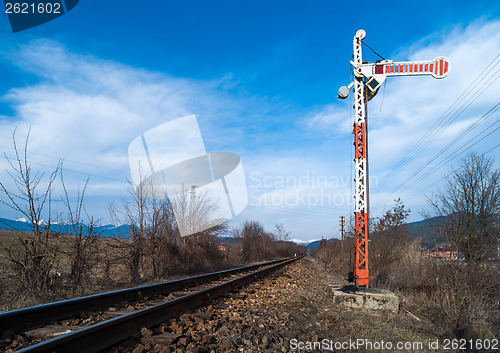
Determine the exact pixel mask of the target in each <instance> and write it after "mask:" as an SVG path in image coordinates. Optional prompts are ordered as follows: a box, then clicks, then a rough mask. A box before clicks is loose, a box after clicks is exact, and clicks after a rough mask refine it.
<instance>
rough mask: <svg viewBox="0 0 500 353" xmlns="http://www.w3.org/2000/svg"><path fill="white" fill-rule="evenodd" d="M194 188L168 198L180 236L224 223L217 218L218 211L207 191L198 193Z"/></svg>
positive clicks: (221, 219)
mask: <svg viewBox="0 0 500 353" xmlns="http://www.w3.org/2000/svg"><path fill="white" fill-rule="evenodd" d="M196 189H197V188H196V186H192V187H191V190H188V189H186V188H185V187H184V185H183V186H182V190H181V192H179V193H178V194H176V195H173V196H171V197H169V200H170V202H171V205H172V209H173V212H174V215H175V219H176V222H177V227H178V229H179V233H180V234H181V236H186V235H190V234H196V233H199V232H202V231H204V230H206V229H211V228H214V227H216V226H217V225H220V224H223V223H225V222H226V220H225V219H223V218H221V217H217V211H218V209H219V207H218V205H217V203H216V202H214V198H213V197H212V195H211V194H210V193H209V192H207V191H204V192H203V191H198V190H196Z"/></svg>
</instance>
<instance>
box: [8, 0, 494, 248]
mask: <svg viewBox="0 0 500 353" xmlns="http://www.w3.org/2000/svg"><path fill="white" fill-rule="evenodd" d="M360 28H363V29H364V30H365V31H366V33H367V37H366V39H365V41H366V43H368V44H369V45H370V46H371V47H372V48H374V49H375V50H376V51H377V52H378V53H379V54H381V55H382V56H384V57H385V58H387V59H392V60H394V61H398V60H399V61H403V60H430V59H433V58H435V57H436V56H439V55H443V56H446V57H447V58H449V59H450V61H451V70H450V74H449V75H448V77H446V78H445V79H443V80H435V79H433V78H431V77H409V78H389V79H388V80H387V84H386V86H385V88H384V87H382V88H381V90H380V92H379V94H378V96H377V97H376V98H375V99H373V100H372V101H371V102H370V103H369V116H370V117H371V118H373V119H371V120H370V121H369V129H370V135H369V143H370V174H371V176H372V178H373V180H372V188H371V210H372V213H373V215H374V216H379V215H381V214H382V213H383V212H384V211H386V210H387V209H389V208H390V207H391V206H392V200H393V199H394V198H397V197H401V198H402V200H403V202H404V203H405V204H406V205H407V207H409V208H410V209H411V210H412V215H411V220H419V219H421V218H422V217H421V216H420V214H419V212H420V211H423V210H425V208H426V202H425V195H427V196H429V195H431V194H432V192H433V191H436V190H437V189H438V188H439V187H442V183H441V181H440V180H442V177H443V176H444V175H445V174H446V173H447V172H448V171H449V170H450V168H452V166H453V165H456V163H457V162H458V161H459V159H460V158H461V156H460V155H459V156H458V157H457V158H455V159H453V160H449V158H448V156H453V151H457V150H458V151H460V149H459V148H460V146H461V145H462V144H463V143H465V142H467V141H468V140H469V139H471V138H472V137H474V136H475V135H476V134H478V133H479V132H480V131H482V130H483V129H486V128H487V127H488V126H490V124H493V123H495V121H498V113H494V114H493V115H491V116H487V119H484V121H481V123H480V124H479V125H478V126H477V127H476V128H475V129H474V130H473V131H472V132H471V133H469V134H467V135H465V131H467V130H466V129H467V128H469V127H470V126H471V125H472V124H474V123H476V122H477V121H478V120H479V119H481V117H482V116H483V115H484V114H485V113H486V112H488V111H489V110H490V109H491V108H492V107H494V106H495V104H497V103H498V101H499V98H500V94H499V93H498V92H499V89H500V84H499V80H498V79H497V77H498V73H497V74H496V76H495V72H496V70H497V69H498V68H499V66H500V64H499V65H497V66H496V67H494V69H492V70H491V75H490V76H488V77H489V79H491V80H490V81H487V80H488V77H486V78H484V80H483V81H481V82H480V86H478V87H477V89H476V91H474V92H475V93H474V92H472V93H471V95H473V94H475V95H476V96H477V97H476V96H474V97H475V98H474V100H473V101H472V102H471V104H470V105H469V106H467V108H466V109H464V110H463V112H462V113H460V114H458V112H457V113H456V117H454V119H453V121H450V124H449V125H448V126H446V128H444V129H443V130H442V131H441V133H440V134H439V135H438V136H436V138H434V139H433V140H432V141H431V142H430V143H429V144H428V145H426V147H425V148H424V149H423V150H422V151H421V152H420V153H418V154H416V155H415V156H414V159H413V160H412V161H411V162H410V163H408V164H406V165H405V167H404V168H403V169H402V170H401V171H400V172H399V173H398V174H397V175H394V176H392V177H391V178H387V177H388V176H389V175H390V173H391V170H393V169H394V166H395V165H397V164H398V162H399V161H400V160H401V159H402V157H403V156H405V154H406V153H407V152H409V151H411V149H412V147H413V146H415V144H416V143H417V142H418V141H419V139H420V138H422V136H424V135H425V134H426V132H427V131H428V130H429V129H430V128H431V127H432V126H433V124H434V122H435V121H437V120H438V119H439V118H440V117H442V116H443V115H444V114H446V113H447V111H448V109H449V108H452V112H453V109H455V108H457V107H458V106H457V105H453V103H454V102H455V101H456V100H457V98H459V97H460V95H461V94H462V92H464V91H465V90H466V89H468V88H469V89H470V87H471V86H470V85H471V83H472V82H473V81H474V79H476V78H477V77H478V76H479V75H480V74H481V72H482V71H483V70H484V69H485V68H486V67H487V65H488V64H489V63H490V62H492V61H494V59H495V58H496V56H497V55H498V54H499V53H500V4H499V3H497V2H492V1H474V2H470V1H421V2H418V3H412V4H406V3H401V2H383V3H380V2H378V3H377V2H369V3H360V4H359V5H357V6H354V5H352V3H349V2H337V1H314V2H305V1H213V0H212V1H194V0H193V1H175V2H174V1H142V2H140V3H138V2H131V1H123V0H122V1H114V0H107V1H84V0H81V1H80V3H79V4H78V5H77V6H76V7H75V8H74V9H73V10H72V11H70V12H69V13H67V14H66V15H64V16H61V17H60V18H58V19H56V20H54V21H51V22H49V23H46V24H44V25H41V26H39V27H36V28H33V29H29V30H26V31H23V32H19V33H15V34H13V33H11V30H10V25H9V23H8V19H7V17H6V15H5V14H2V16H1V19H0V35H1V41H0V75H1V77H2V80H0V126H1V129H0V139H1V142H0V150H1V151H2V152H5V153H7V154H8V155H9V156H11V155H12V146H11V134H12V131H13V130H14V129H15V128H16V127H17V129H18V130H17V133H18V136H19V137H20V138H22V137H23V136H25V134H26V132H27V130H28V128H29V127H31V143H30V146H31V153H30V157H31V161H32V162H33V167H34V168H40V170H41V171H43V170H45V169H46V168H47V167H46V166H52V165H55V164H56V162H57V160H58V159H63V160H64V168H65V181H66V183H67V185H68V188H69V190H70V192H71V193H72V194H73V195H76V193H77V190H78V187H80V188H81V186H82V185H83V184H84V183H85V180H86V178H87V177H88V176H90V182H89V187H88V191H87V198H86V201H87V209H88V212H89V214H91V215H93V216H94V217H95V218H97V219H102V223H108V222H109V216H108V207H109V204H110V203H114V204H115V205H119V204H120V200H121V199H122V198H123V197H126V196H127V188H128V185H127V180H126V179H127V178H130V176H129V169H128V158H127V147H128V144H129V143H130V142H131V141H132V140H133V139H134V138H135V137H137V136H138V135H139V134H141V133H142V132H144V131H146V130H149V129H151V128H153V127H155V126H157V125H159V124H162V123H164V122H167V121H170V120H172V119H175V118H179V117H183V116H186V115H189V114H196V116H197V118H198V122H199V125H200V130H201V133H202V135H203V138H204V140H205V145H206V149H207V150H209V151H228V152H233V153H236V154H238V155H239V156H240V157H241V161H242V164H243V167H244V169H245V174H246V178H247V186H248V190H249V206H248V207H247V208H246V209H245V211H243V212H242V213H241V214H240V215H239V216H237V217H236V218H234V219H233V220H232V221H231V223H232V225H238V224H239V223H241V222H243V221H244V220H245V219H253V220H259V221H261V222H262V223H263V224H264V225H265V226H266V228H267V229H269V230H271V229H272V227H273V225H274V224H276V223H283V224H284V226H285V228H287V229H288V230H290V231H291V232H292V237H294V238H298V239H302V240H310V239H318V238H321V237H325V238H329V237H332V236H336V237H338V219H339V216H341V215H344V216H349V215H350V214H351V213H352V206H351V183H350V180H351V179H352V173H351V167H352V164H351V160H352V154H353V151H352V134H351V130H352V114H353V113H352V108H351V106H352V101H351V100H350V99H347V100H345V101H339V100H338V99H337V90H338V88H339V87H340V86H342V85H347V84H348V83H349V82H350V81H351V80H352V77H351V74H350V67H349V60H350V59H351V56H352V39H353V36H354V34H355V33H356V31H357V30H358V29H360ZM363 56H364V58H365V60H369V61H372V62H373V61H375V60H377V59H378V57H377V56H375V55H374V54H373V53H372V52H370V51H369V50H368V49H367V48H366V47H365V48H364V50H363ZM497 61H498V59H497ZM494 63H496V61H494ZM481 87H484V88H485V90H484V92H483V91H481V90H480V88H481ZM464 101H465V98H463V97H462V98H461V100H459V102H464ZM495 127H496V126H495V125H492V128H491V129H490V131H492V130H493V129H494V128H495ZM485 134H487V132H486V133H485ZM457 136H464V138H463V139H461V140H459V141H458V142H457V143H455V144H453V145H452V146H451V147H450V148H449V149H447V150H446V151H444V152H443V153H442V154H441V155H439V157H438V158H436V159H435V160H433V161H431V162H429V161H430V160H431V159H432V157H433V156H434V155H436V154H438V153H439V152H440V151H441V150H442V149H443V148H445V147H446V146H447V145H448V144H449V143H450V142H451V141H453V140H454V139H456V138H457ZM499 136H500V134H499V133H498V131H496V132H493V133H492V134H490V135H489V136H487V137H485V138H484V139H483V140H481V141H480V142H479V143H478V144H477V145H475V146H474V147H473V148H472V149H471V150H474V151H477V152H480V153H483V152H486V151H488V150H489V149H491V147H494V146H495V145H496V144H498V142H497V141H498V137H499ZM480 137H481V136H479V137H478V138H477V139H476V140H473V141H472V142H475V141H478V140H479V138H480ZM499 151H500V148H497V149H494V150H492V151H491V152H489V155H490V156H491V157H494V158H496V165H498V160H499V159H500V156H499V154H500V152H499ZM428 162H429V164H428V166H427V167H426V168H425V169H424V170H423V171H422V172H420V174H418V175H423V174H425V172H426V171H427V170H429V171H433V172H432V173H430V174H429V176H428V177H426V178H425V179H423V180H422V181H420V182H418V183H416V184H415V185H413V183H414V180H415V179H418V178H414V179H410V180H409V181H408V185H410V186H411V187H409V188H403V189H402V190H396V189H397V188H396V186H397V185H399V184H400V183H401V182H403V181H406V180H407V178H410V177H411V176H412V175H415V173H416V171H417V170H419V168H420V167H421V166H423V165H426V164H427V163H428ZM439 166H442V167H441V168H440V169H436V168H437V167H439ZM0 167H1V168H0V170H1V172H0V177H1V180H2V181H3V182H4V181H5V182H6V183H8V178H7V176H6V173H5V172H3V171H4V170H5V168H6V163H5V161H2V162H1V163H0ZM430 185H432V186H431V187H429V186H430ZM426 188H427V189H426ZM56 205H57V202H56ZM0 212H1V216H5V217H7V218H16V217H18V215H16V214H13V213H12V212H11V211H9V210H8V209H6V208H4V207H2V208H0Z"/></svg>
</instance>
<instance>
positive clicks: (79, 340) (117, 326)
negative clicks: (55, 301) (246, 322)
mask: <svg viewBox="0 0 500 353" xmlns="http://www.w3.org/2000/svg"><path fill="white" fill-rule="evenodd" d="M299 258H300V257H295V258H290V259H287V260H284V261H281V262H279V263H276V264H274V265H271V266H270V267H267V268H265V269H260V270H257V271H254V272H252V273H249V274H246V275H243V276H241V277H238V278H235V279H232V280H229V281H227V282H224V283H221V284H217V285H215V286H212V287H209V288H206V289H202V290H199V291H197V292H194V293H190V294H186V295H184V296H182V297H178V298H175V299H172V300H169V301H167V302H165V303H162V304H158V305H155V306H152V307H149V308H145V309H142V310H138V311H134V312H132V313H130V314H126V315H122V316H119V317H117V318H114V319H110V320H107V321H103V322H101V323H98V324H95V325H92V326H89V327H86V328H82V329H80V330H77V331H74V332H72V333H68V334H66V335H64V336H61V337H57V338H53V339H51V340H48V341H45V342H41V343H38V344H35V345H33V346H30V347H27V348H24V349H21V350H19V351H16V353H59V352H60V353H66V352H82V353H91V352H98V351H100V350H103V349H105V348H108V347H110V346H112V345H114V344H116V343H119V342H121V341H123V340H125V339H127V338H128V337H130V336H131V335H133V334H134V333H135V332H137V331H138V330H140V329H141V328H142V327H151V326H154V325H157V324H159V323H161V322H163V321H165V320H168V319H170V318H172V317H174V316H176V315H177V314H179V313H180V312H182V311H186V310H189V309H192V308H194V307H197V306H200V305H203V304H205V303H207V302H209V301H210V300H211V299H214V298H216V297H218V296H220V295H222V294H225V293H228V292H230V291H231V290H234V289H237V288H239V287H241V286H243V285H245V284H247V283H249V282H252V281H253V280H255V279H256V278H259V277H262V276H264V275H266V274H268V273H270V272H272V271H275V270H277V269H278V268H280V267H282V266H284V265H286V264H289V263H291V262H293V261H295V260H297V259H299Z"/></svg>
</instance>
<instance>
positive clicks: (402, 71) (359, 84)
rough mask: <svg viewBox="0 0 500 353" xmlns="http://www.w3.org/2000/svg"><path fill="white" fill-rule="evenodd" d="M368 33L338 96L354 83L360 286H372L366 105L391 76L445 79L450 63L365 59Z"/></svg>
mask: <svg viewBox="0 0 500 353" xmlns="http://www.w3.org/2000/svg"><path fill="white" fill-rule="evenodd" d="M365 36H366V32H365V31H364V30H362V29H360V30H359V31H357V32H356V35H355V36H354V40H353V49H354V54H353V61H351V64H352V66H353V74H354V81H353V82H351V83H350V84H349V85H348V86H342V87H340V89H339V92H338V97H339V98H341V99H345V98H347V97H348V96H349V89H350V88H351V87H353V86H354V88H353V90H354V114H355V115H354V128H353V134H354V164H355V166H354V227H355V232H354V236H355V237H354V247H355V256H354V282H355V285H356V286H366V287H368V285H369V271H368V145H367V142H366V141H367V136H368V135H367V127H366V108H367V102H368V101H370V100H371V99H372V98H373V97H374V96H375V95H376V94H377V92H378V89H379V88H380V86H381V85H382V83H383V82H384V81H385V79H386V78H387V77H390V76H421V75H430V76H432V77H434V78H443V77H445V76H446V75H448V72H449V70H450V62H449V60H448V59H447V58H445V57H444V56H440V57H437V58H436V59H434V60H430V61H409V62H393V61H392V60H381V61H378V62H376V63H367V62H363V60H362V52H361V41H362V40H363V39H364V38H365Z"/></svg>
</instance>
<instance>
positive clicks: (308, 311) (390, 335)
mask: <svg viewBox="0 0 500 353" xmlns="http://www.w3.org/2000/svg"><path fill="white" fill-rule="evenodd" d="M344 284H347V282H346V281H345V280H344V279H343V278H342V277H341V276H339V275H338V274H335V273H334V272H333V271H331V270H327V269H325V267H324V265H323V264H322V263H321V262H320V261H319V260H317V259H316V258H313V257H311V256H308V257H305V258H303V259H301V260H299V261H297V262H296V263H293V264H291V265H288V266H286V267H285V268H283V269H280V270H279V271H277V272H275V273H274V274H272V275H270V276H267V277H265V278H263V279H261V280H258V281H257V282H254V283H252V284H250V285H249V286H247V287H245V288H242V289H241V290H240V291H238V292H235V293H230V294H229V295H227V296H225V297H222V298H217V299H215V300H214V301H213V302H212V303H211V305H208V306H205V307H199V308H197V309H195V310H192V311H190V312H187V313H184V314H183V315H181V316H180V317H178V318H175V319H171V320H168V321H166V322H163V323H162V324H160V325H158V326H156V327H153V328H150V329H148V328H143V329H142V330H141V331H140V332H137V333H136V335H134V337H131V338H130V339H128V340H127V341H124V342H122V343H121V344H120V345H117V346H115V347H112V348H110V349H109V350H107V351H108V352H112V353H121V352H132V353H145V352H155V353H172V352H175V353H181V352H191V353H198V352H217V353H219V352H294V351H295V352H297V351H299V350H294V349H292V348H294V347H292V346H291V344H290V342H291V340H292V342H293V341H294V340H296V342H321V341H322V340H331V341H332V342H344V341H348V340H349V339H354V340H355V339H358V338H363V339H369V340H378V341H380V340H382V339H383V340H385V341H386V342H387V341H392V342H395V341H401V340H404V341H409V340H421V341H423V342H425V341H426V340H428V337H429V336H428V334H427V333H426V332H424V331H425V330H423V329H422V327H420V328H418V327H417V328H416V327H415V326H414V323H412V322H409V321H411V319H409V318H408V316H405V315H404V314H390V313H384V312H366V311H359V310H351V309H348V308H345V307H338V306H335V305H334V304H333V303H332V298H331V295H330V294H329V289H328V287H329V286H330V285H344ZM300 351H303V352H323V351H325V352H326V351H330V352H331V350H324V349H322V350H314V349H305V350H300ZM339 351H342V350H339ZM346 351H350V350H346ZM362 351H363V350H358V352H362ZM417 351H418V352H426V350H425V349H424V350H415V352H417ZM405 352H413V351H412V350H411V349H410V350H405Z"/></svg>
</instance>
